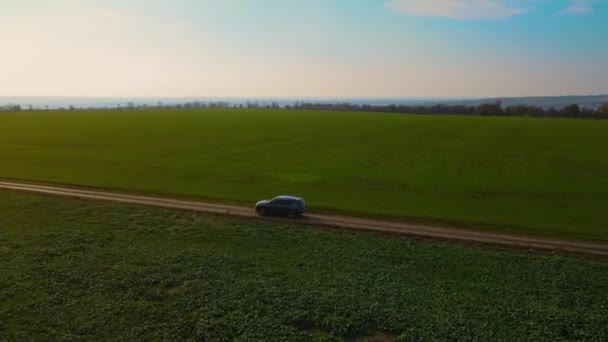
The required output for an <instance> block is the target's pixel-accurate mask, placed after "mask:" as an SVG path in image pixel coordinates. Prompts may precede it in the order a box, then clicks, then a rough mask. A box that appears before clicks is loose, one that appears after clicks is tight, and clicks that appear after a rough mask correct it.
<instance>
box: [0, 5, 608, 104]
mask: <svg viewBox="0 0 608 342" xmlns="http://www.w3.org/2000/svg"><path fill="white" fill-rule="evenodd" d="M0 41H2V44H3V46H4V48H5V51H6V52H5V53H3V54H2V55H1V57H0V80H1V81H2V82H1V83H0V96H107V97H135V96H136V97H141V96H152V97H154V96H162V97H176V96H184V97H197V96H206V97H212V96H218V97H225V96H231V97H292V98H293V97H492V96H542V95H574V94H577V95H582V94H605V93H608V65H607V64H608V63H607V62H606V61H608V44H606V41H608V1H602V0H468V1H467V0H433V1H429V0H392V1H390V0H306V1H295V0H222V1H218V0H214V1H212V0H198V1H195V0H176V1H165V0H151V1H150V0H148V1H143V0H135V1H119V0H107V1H97V0H92V1H86V2H85V1H74V0H55V1H53V0H49V1H35V0H0Z"/></svg>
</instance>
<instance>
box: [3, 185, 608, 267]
mask: <svg viewBox="0 0 608 342" xmlns="http://www.w3.org/2000/svg"><path fill="white" fill-rule="evenodd" d="M0 189H2V190H10V191H25V192H33V193H39V194H46V195H53V196H63V197H75V198H83V199H91V200H101V201H111V202H121V203H131V204H140V205H149V206H156V207H163V208H172V209H183V210H193V211H199V212H205V213H213V214H221V215H229V216H236V217H244V218H256V219H260V217H259V216H258V215H257V214H256V213H255V211H254V210H253V209H252V208H247V207H240V206H234V205H223V204H213V203H205V202H197V201H187V200H178V199H171V198H161V197H151V196H141V195H129V194H124V193H116V192H109V191H101V190H89V189H78V188H68V187H57V186H47V185H36V184H25V183H15V182H0ZM268 219H270V220H277V219H273V218H268ZM280 221H283V222H293V223H297V224H302V225H311V226H328V227H340V228H347V229H352V230H363V231H374V232H379V233H391V234H400V235H410V236H419V237H425V238H435V239H446V240H456V241H463V242H469V243H471V242H472V243H480V244H490V245H503V246H512V247H519V248H531V249H541V250H556V251H564V252H571V253H582V254H588V255H594V256H602V257H608V244H602V243H594V242H584V241H571V240H558V239H549V238H543V237H532V236H524V235H511V234H505V233H495V232H484V231H479V230H468V229H461V228H451V227H440V226H429V225H421V224H408V223H400V222H390V221H382V220H375V219H364V218H359V217H352V216H341V215H330V214H315V213H309V214H306V215H304V216H303V217H302V218H301V219H298V220H292V221H288V220H280Z"/></svg>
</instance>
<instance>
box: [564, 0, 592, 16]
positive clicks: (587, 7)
mask: <svg viewBox="0 0 608 342" xmlns="http://www.w3.org/2000/svg"><path fill="white" fill-rule="evenodd" d="M594 2H595V1H593V0H572V1H571V2H570V6H568V7H566V8H564V9H563V10H562V13H565V14H585V13H589V12H591V10H592V9H593V8H592V5H593V3H594Z"/></svg>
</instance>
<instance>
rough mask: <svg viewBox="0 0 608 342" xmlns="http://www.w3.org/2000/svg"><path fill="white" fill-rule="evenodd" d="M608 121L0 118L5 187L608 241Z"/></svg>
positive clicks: (204, 114)
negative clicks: (276, 206)
mask: <svg viewBox="0 0 608 342" xmlns="http://www.w3.org/2000/svg"><path fill="white" fill-rule="evenodd" d="M607 136H608V121H593V120H565V119H544V120H539V119H526V118H497V117H492V118H487V117H458V116H453V117H452V116H423V115H391V114H381V113H343V112H330V111H321V112H314V111H283V110H241V109H228V110H227V109H222V110H137V111H116V110H107V111H83V112H78V111H76V112H32V113H29V112H22V113H16V114H2V115H0V178H9V179H22V180H33V181H42V182H53V183H64V184H74V185H85V186H94V187H103V188H112V189H120V190H125V191H134V192H146V193H155V194H162V195H169V196H176V197H194V198H204V199H211V200H215V201H229V202H237V203H243V204H247V205H249V206H250V205H251V204H252V203H253V202H255V201H256V200H260V199H263V198H267V197H270V196H273V195H278V194H294V195H299V196H303V197H305V198H306V200H307V202H308V204H309V205H310V206H311V207H312V208H314V209H327V210H337V211H342V212H350V213H356V214H360V215H374V216H375V215H378V216H388V217H397V218H404V219H407V220H420V221H430V222H437V221H439V222H442V223H448V224H452V225H459V226H474V227H479V228H491V229H503V230H512V231H521V232H527V233H534V234H548V235H558V236H567V237H568V236H570V237H571V236H575V237H578V238H589V239H599V240H606V239H608V229H607V227H608V226H607V225H606V223H607V222H608V210H606V206H607V205H608V178H606V176H605V175H606V174H608V158H606V157H605V156H606V151H608V139H606V137H607Z"/></svg>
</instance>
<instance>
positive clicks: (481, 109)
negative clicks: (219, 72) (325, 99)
mask: <svg viewBox="0 0 608 342" xmlns="http://www.w3.org/2000/svg"><path fill="white" fill-rule="evenodd" d="M153 108H156V109H176V108H185V109H195V108H196V109H215V108H252V109H255V108H264V109H281V108H282V109H292V110H331V111H350V112H382V113H403V114H439V115H478V116H529V117H557V118H559V117H561V118H588V119H608V104H603V105H599V106H597V107H595V108H588V107H581V106H579V105H578V104H571V105H568V106H565V107H563V108H559V109H556V108H549V109H545V108H542V107H537V106H527V105H517V106H508V107H503V106H502V104H501V103H500V102H494V103H483V104H479V105H477V106H466V105H443V104H437V105H431V106H429V105H395V104H391V105H369V104H352V103H312V102H299V101H297V102H294V103H293V104H291V105H281V104H279V103H278V102H270V103H268V102H258V101H247V102H245V103H241V104H234V103H229V102H203V101H193V102H186V103H180V104H163V103H162V102H158V103H157V104H155V105H148V104H143V105H136V104H134V103H133V102H127V103H126V104H124V105H117V106H116V107H114V108H109V107H104V108H97V110H99V109H106V110H116V109H118V110H134V109H153ZM28 109H29V110H33V109H32V106H28ZM46 109H48V107H47V108H46ZM58 109H59V110H66V108H58ZM67 109H69V110H81V109H82V108H76V107H74V106H69V107H68V108H67ZM87 109H90V108H87ZM20 110H22V108H21V106H20V105H15V104H7V105H4V106H0V112H17V111H20Z"/></svg>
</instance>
